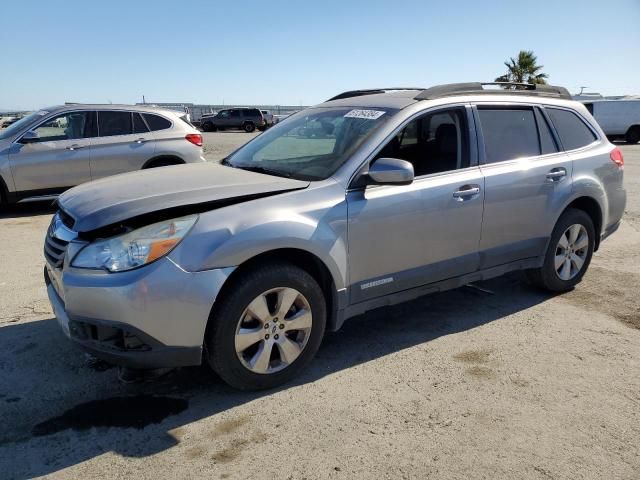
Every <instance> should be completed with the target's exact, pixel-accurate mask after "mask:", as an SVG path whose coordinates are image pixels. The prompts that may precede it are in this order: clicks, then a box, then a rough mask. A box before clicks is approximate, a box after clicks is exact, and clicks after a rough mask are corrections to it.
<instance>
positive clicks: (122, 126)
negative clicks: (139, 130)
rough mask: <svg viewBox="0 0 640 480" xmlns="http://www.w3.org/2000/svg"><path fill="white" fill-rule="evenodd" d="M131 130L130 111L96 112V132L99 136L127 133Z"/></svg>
mask: <svg viewBox="0 0 640 480" xmlns="http://www.w3.org/2000/svg"><path fill="white" fill-rule="evenodd" d="M131 132H132V126H131V112H116V111H102V112H98V133H99V135H100V136H101V137H113V136H115V135H129V134H131Z"/></svg>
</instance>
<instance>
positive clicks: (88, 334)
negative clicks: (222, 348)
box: [45, 258, 232, 368]
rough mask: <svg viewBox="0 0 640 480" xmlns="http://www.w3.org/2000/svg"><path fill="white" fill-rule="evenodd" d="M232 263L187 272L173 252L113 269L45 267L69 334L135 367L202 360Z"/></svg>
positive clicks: (59, 316) (96, 351)
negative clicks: (141, 263) (172, 257)
mask: <svg viewBox="0 0 640 480" xmlns="http://www.w3.org/2000/svg"><path fill="white" fill-rule="evenodd" d="M231 271H232V269H221V270H210V271H205V272H185V271H184V270H182V269H181V268H179V267H178V266H177V265H175V264H174V263H173V262H172V261H170V260H169V259H167V258H164V259H161V260H159V261H158V262H155V263H153V264H150V265H147V266H146V267H142V268H139V269H137V270H132V271H129V272H121V273H117V274H108V273H106V272H96V271H88V270H84V271H83V270H81V269H73V268H69V269H68V270H59V269H57V270H56V269H54V268H53V267H52V266H51V265H47V266H46V267H45V283H46V285H47V294H48V296H49V301H50V303H51V306H52V308H53V311H54V314H55V316H56V318H57V320H58V323H59V324H60V326H61V328H62V331H63V332H64V334H65V335H66V336H67V337H68V338H69V339H70V340H72V341H73V342H74V343H75V344H77V345H78V346H80V347H81V348H83V349H84V350H86V351H88V352H90V353H92V354H93V355H95V356H96V357H98V358H101V359H103V360H106V361H108V362H110V363H114V364H116V365H122V366H127V367H132V368H160V367H182V366H189V365H199V364H200V363H201V360H202V346H203V341H204V333H205V329H206V325H207V321H208V318H209V313H210V311H211V307H212V306H213V302H214V300H215V298H216V296H217V294H218V292H219V290H220V288H221V287H222V285H223V283H224V281H225V280H226V278H227V277H228V275H229V274H230V272H231Z"/></svg>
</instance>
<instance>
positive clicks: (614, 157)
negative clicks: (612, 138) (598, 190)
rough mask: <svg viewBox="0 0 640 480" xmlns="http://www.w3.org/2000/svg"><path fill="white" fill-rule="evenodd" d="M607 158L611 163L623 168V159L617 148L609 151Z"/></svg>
mask: <svg viewBox="0 0 640 480" xmlns="http://www.w3.org/2000/svg"><path fill="white" fill-rule="evenodd" d="M609 156H610V157H611V161H612V162H613V163H615V164H616V165H618V166H619V167H624V157H623V156H622V150H620V149H619V148H618V147H616V148H614V149H613V150H611V153H610V154H609Z"/></svg>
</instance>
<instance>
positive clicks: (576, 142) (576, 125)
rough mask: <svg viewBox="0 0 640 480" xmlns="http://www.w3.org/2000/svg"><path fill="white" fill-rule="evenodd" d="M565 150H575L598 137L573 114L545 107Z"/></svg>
mask: <svg viewBox="0 0 640 480" xmlns="http://www.w3.org/2000/svg"><path fill="white" fill-rule="evenodd" d="M546 110H547V112H548V113H549V117H551V121H552V122H553V125H554V126H555V127H556V131H557V132H558V135H559V136H560V141H561V142H562V146H563V148H564V149H565V150H575V149H576V148H581V147H585V146H587V145H589V144H591V143H593V142H595V141H596V140H597V139H598V137H596V135H595V133H593V131H592V130H591V129H590V128H589V127H587V125H586V124H585V123H584V121H583V120H582V119H581V118H580V117H578V115H576V114H575V113H573V112H571V111H569V110H563V109H560V108H550V107H546Z"/></svg>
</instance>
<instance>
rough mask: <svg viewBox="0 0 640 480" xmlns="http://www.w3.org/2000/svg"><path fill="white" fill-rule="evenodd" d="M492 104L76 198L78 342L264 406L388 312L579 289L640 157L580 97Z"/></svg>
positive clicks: (59, 250) (330, 131)
mask: <svg viewBox="0 0 640 480" xmlns="http://www.w3.org/2000/svg"><path fill="white" fill-rule="evenodd" d="M486 87H487V84H480V83H467V84H453V85H444V86H438V87H433V88H429V89H378V90H363V91H352V92H345V93H343V94H340V95H338V96H336V97H334V98H332V99H331V100H329V101H327V102H325V103H323V104H321V105H318V106H316V107H313V108H309V109H306V110H304V111H301V112H299V113H297V114H296V115H293V116H292V117H289V118H288V119H286V120H285V121H283V122H281V123H279V124H278V125H276V126H274V127H273V128H272V129H270V130H268V131H267V132H265V133H263V134H261V135H260V136H258V137H256V138H255V139H253V140H252V141H250V142H249V143H247V144H246V145H245V146H243V147H242V148H240V149H238V150H237V151H236V152H234V153H233V154H231V155H230V156H229V157H227V158H226V159H225V160H224V161H223V162H222V165H214V164H201V165H190V166H186V167H167V168H162V169H156V170H154V171H151V172H147V173H140V172H138V173H131V174H127V175H122V176H118V177H115V178H110V179H103V180H99V181H97V182H92V183H88V184H84V185H82V186H79V187H76V188H74V189H72V190H70V191H68V192H66V193H65V194H63V195H62V196H61V197H60V198H59V200H58V205H59V211H58V212H57V214H56V215H55V216H54V218H53V220H52V222H51V226H50V228H49V231H48V233H47V236H46V240H45V246H44V254H45V257H46V270H45V281H46V284H47V290H48V294H49V298H50V300H51V304H52V306H53V309H54V311H55V315H56V317H57V318H58V321H59V323H60V325H61V327H62V329H63V331H64V332H65V334H66V335H67V336H68V337H69V338H70V339H71V340H73V342H75V343H77V344H79V345H80V346H82V347H84V348H85V349H86V350H88V351H90V352H92V353H93V354H94V355H96V356H98V357H100V358H103V359H105V360H107V361H110V362H112V363H116V364H120V365H125V366H129V367H133V368H153V367H175V366H187V365H199V364H200V363H201V362H206V363H208V364H209V365H210V366H211V367H212V368H213V369H214V370H215V371H216V372H217V373H218V374H219V375H220V376H221V377H222V378H223V379H224V380H225V381H226V382H228V383H229V384H231V385H233V386H235V387H237V388H241V389H258V388H268V387H273V386H275V385H278V384H281V383H283V382H285V381H287V380H289V379H290V378H292V377H293V376H294V375H296V374H297V373H298V372H300V370H301V369H302V368H303V367H304V366H305V365H307V364H308V363H309V362H310V360H311V359H312V357H313V356H314V355H315V353H316V351H317V350H318V347H319V346H320V342H321V340H322V338H323V335H324V333H325V331H335V330H337V329H339V328H340V326H341V325H342V324H343V322H344V321H345V320H346V319H347V318H349V317H352V316H354V315H358V314H362V313H364V312H366V311H368V310H371V309H374V308H377V307H380V306H383V305H390V304H394V303H397V302H401V301H404V300H407V299H411V298H414V297H417V296H419V295H423V294H425V293H428V292H434V291H441V290H445V289H450V288H455V287H458V286H461V285H464V284H467V283H469V282H473V281H477V280H482V279H487V278H491V277H495V276H498V275H502V274H504V273H506V272H509V271H513V270H524V271H526V273H527V275H528V277H529V278H530V280H531V281H532V282H533V283H534V284H535V285H538V286H540V287H543V288H546V289H548V290H551V291H555V292H561V291H565V290H568V289H571V288H573V287H574V286H575V285H576V284H577V283H579V282H580V280H581V279H582V277H583V275H584V274H585V272H586V270H587V268H588V266H589V262H590V260H591V256H592V254H593V252H594V251H595V250H597V249H598V246H599V244H600V242H601V241H602V240H603V239H604V238H606V237H607V236H608V235H610V234H611V233H612V232H614V231H615V230H616V229H617V228H618V225H619V224H620V221H621V217H622V214H623V211H624V206H625V201H626V196H625V190H624V188H623V183H622V180H623V163H624V162H623V158H622V154H621V152H620V150H619V149H617V148H615V147H614V146H613V145H612V144H610V143H609V142H608V141H607V139H606V137H605V135H604V134H603V132H602V131H601V129H600V128H599V127H598V125H597V123H596V122H595V121H594V120H593V118H592V117H591V116H590V115H589V113H588V112H587V110H586V109H585V108H584V107H583V106H582V105H581V104H579V103H577V102H574V101H571V100H570V96H569V94H568V92H567V91H566V89H564V88H560V87H551V86H527V87H525V86H522V85H517V86H515V88H516V89H513V90H511V89H509V88H510V87H512V86H511V85H502V87H503V88H505V89H504V90H497V91H496V90H493V89H489V88H486Z"/></svg>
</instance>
